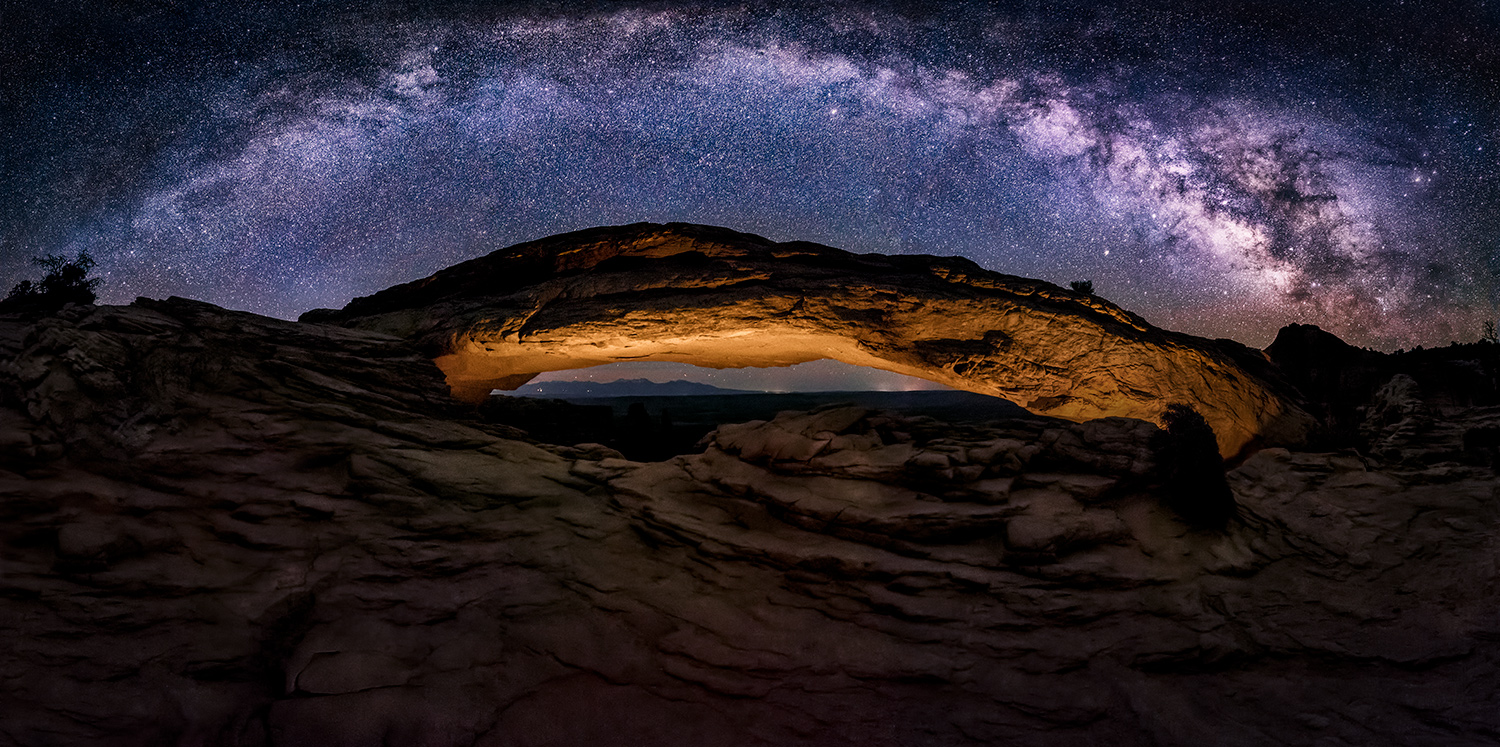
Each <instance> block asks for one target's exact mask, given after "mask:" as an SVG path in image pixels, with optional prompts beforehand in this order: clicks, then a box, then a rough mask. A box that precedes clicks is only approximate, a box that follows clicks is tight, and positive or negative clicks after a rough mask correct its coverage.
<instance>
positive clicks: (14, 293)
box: [0, 250, 99, 311]
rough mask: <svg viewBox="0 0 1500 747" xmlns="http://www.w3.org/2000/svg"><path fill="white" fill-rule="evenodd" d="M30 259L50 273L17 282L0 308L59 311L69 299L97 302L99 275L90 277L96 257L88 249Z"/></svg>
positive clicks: (70, 300) (5, 309)
mask: <svg viewBox="0 0 1500 747" xmlns="http://www.w3.org/2000/svg"><path fill="white" fill-rule="evenodd" d="M31 261H32V262H33V263H35V264H38V265H41V267H42V269H44V270H46V271H47V274H46V275H45V276H44V277H43V278H42V280H41V282H38V283H33V282H31V281H30V280H22V281H21V282H19V283H16V284H15V286H13V287H12V288H11V289H10V293H9V294H8V295H6V297H5V300H3V301H0V311H31V310H41V311H56V310H58V309H61V308H62V307H63V306H66V305H67V304H70V303H77V304H90V303H93V302H94V298H95V296H94V289H95V288H97V287H98V286H99V278H90V277H89V270H92V269H94V258H93V257H92V256H90V255H89V253H88V251H87V250H84V251H81V252H79V253H78V256H77V257H74V258H73V259H68V258H67V257H64V256H61V255H57V254H49V255H47V256H45V257H36V258H33V259H32V260H31Z"/></svg>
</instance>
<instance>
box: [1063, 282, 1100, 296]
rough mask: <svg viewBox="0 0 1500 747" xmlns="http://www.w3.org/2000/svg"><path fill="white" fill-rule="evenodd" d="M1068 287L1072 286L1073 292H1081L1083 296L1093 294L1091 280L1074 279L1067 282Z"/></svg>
mask: <svg viewBox="0 0 1500 747" xmlns="http://www.w3.org/2000/svg"><path fill="white" fill-rule="evenodd" d="M1068 287H1069V288H1072V289H1073V292H1074V293H1082V294H1083V295H1085V296H1092V295H1094V281H1092V280H1074V281H1073V282H1071V283H1068Z"/></svg>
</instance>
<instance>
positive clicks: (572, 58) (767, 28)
mask: <svg viewBox="0 0 1500 747" xmlns="http://www.w3.org/2000/svg"><path fill="white" fill-rule="evenodd" d="M17 5H19V4H17V3H10V4H7V5H6V6H5V9H4V10H0V66H3V71H0V72H3V75H0V191H3V195H0V283H3V284H4V287H5V288H9V286H10V285H11V284H13V283H14V282H16V281H17V280H19V279H20V278H22V277H35V275H36V268H35V267H34V266H32V265H30V264H29V263H28V261H27V260H28V258H29V257H32V256H36V255H42V254H48V253H63V254H72V253H74V252H77V251H79V250H81V249H88V250H90V251H91V252H92V253H93V255H94V256H95V257H96V258H97V259H98V262H99V266H98V274H99V275H100V276H101V277H103V278H104V285H103V287H102V290H101V294H100V296H101V301H102V302H106V303H125V302H128V301H130V300H131V299H133V298H134V297H136V296H142V295H144V296H152V297H165V296H167V295H180V296H188V297H193V298H199V299H202V300H206V301H210V302H213V303H217V304H220V305H223V306H227V307H230V308H235V309H243V310H248V311H254V312H258V313H262V314H269V315H272V316H278V317H283V318H295V316H296V315H297V314H299V313H301V312H303V311H306V310H308V309H310V308H314V307H338V306H342V305H343V304H344V303H346V302H347V301H348V300H349V299H350V298H352V297H353V296H356V295H364V294H369V293H372V292H374V291H377V290H379V289H381V288H384V287H387V286H389V285H392V284H395V283H398V282H404V281H407V280H411V279H414V278H418V277H422V276H424V275H427V274H429V273H431V272H433V271H435V270H438V269H440V268H442V267H445V266H447V265H450V264H453V263H455V262H458V261H460V260H464V259H467V258H470V257H474V256H477V255H480V254H483V253H486V252H489V251H492V250H494V249H498V248H501V247H503V246H506V245H509V244H512V243H516V242H519V241H524V240H528V239H533V238H538V237H541V236H545V235H549V234H554V233H558V232H562V231H569V230H574V229H578V228H585V227H589V226H595V225H608V224H621V223H630V222H634V221H641V220H649V221H670V220H680V221H690V222H696V223H709V224H716V225H723V226H728V227H731V228H735V229H739V230H744V231H750V232H754V233H759V234H761V235H764V236H767V237H769V238H772V239H777V240H791V239H806V240H811V241H818V242H822V243H826V244H830V245H833V246H837V247H840V248H844V249H848V250H851V251H856V252H887V253H927V254H939V255H954V254H957V255H963V256H967V257H970V258H972V259H973V260H975V261H977V262H978V263H979V264H981V265H983V266H985V267H987V268H990V269H993V270H998V271H1001V272H1006V273H1012V274H1017V275H1024V276H1030V277H1038V278H1043V279H1046V280H1050V281H1052V282H1056V283H1059V284H1066V283H1067V282H1068V281H1070V280H1077V279H1085V278H1086V279H1090V280H1092V281H1093V282H1094V285H1095V286H1096V288H1097V291H1098V292H1099V294H1100V295H1102V296H1104V297H1106V298H1108V299H1110V300H1112V301H1115V302H1116V303H1118V304H1120V305H1121V306H1124V307H1125V308H1128V309H1130V310H1132V311H1135V312H1137V313H1139V314H1141V315H1143V316H1144V317H1146V318H1147V319H1148V320H1150V321H1151V322H1153V323H1155V324H1157V325H1159V326H1163V327H1167V328H1171V329H1177V330H1182V331H1186V332H1191V333H1195V334H1201V335H1207V336H1212V337H1232V338H1235V339H1237V340H1240V341H1242V342H1245V343H1247V344H1251V345H1256V346H1263V345H1265V344H1268V343H1269V342H1270V341H1271V339H1272V338H1273V337H1274V335H1275V331H1276V329H1278V328H1279V327H1280V326H1282V325H1284V324H1287V323H1289V322H1305V323H1315V324H1319V325H1322V326H1323V327H1325V328H1327V329H1329V330H1331V331H1333V332H1335V333H1337V334H1339V335H1340V336H1343V337H1344V338H1345V339H1348V340H1349V341H1351V342H1354V343H1357V344H1362V345H1369V346H1373V347H1378V348H1382V349H1394V348H1397V347H1410V346H1412V345H1416V344H1423V345H1429V346H1431V345H1434V344H1440V345H1441V344H1447V343H1448V342H1449V341H1450V340H1460V341H1470V340H1473V339H1475V338H1476V337H1477V336H1478V335H1479V331H1480V325H1481V323H1482V321H1483V320H1485V319H1493V318H1494V317H1495V316H1496V313H1495V302H1496V300H1497V292H1500V289H1497V288H1496V274H1495V273H1496V270H1497V269H1500V2H1468V3H1443V2H1435V3H1434V2H1409V3H1406V4H1402V3H1349V4H1339V3H1308V4H1306V5H1302V4H1293V3H1276V2H1253V3H1252V2H1240V1H1238V0H1227V1H1219V2H1212V3H1204V4H1176V5H1173V4H1163V3H1150V4H1139V5H1118V6H1114V7H1112V8H1104V7H1096V6H1094V5H1091V4H1042V3H1015V4H1012V5H1010V6H1008V7H1003V8H998V9H997V8H992V7H987V6H979V5H976V6H948V7H945V8H944V10H942V11H941V12H933V11H930V10H926V11H924V10H918V9H915V8H916V7H917V6H912V7H906V6H902V5H896V4H881V5H867V6H863V7H860V8H854V9H851V7H850V6H848V5H840V6H831V5H829V6H823V5H815V4H805V5H797V6H792V5H786V4H781V5H775V6H769V5H767V6H745V5H721V4H710V5H700V6H696V7H694V8H690V9H684V7H683V6H681V5H656V4H632V3H614V4H593V5H589V4H576V3H565V4H547V5H541V4H538V5H530V6H517V5H507V6H501V7H498V8H497V7H494V6H480V5H477V4H463V5H447V6H440V7H435V6H434V5H432V4H422V3H411V4H381V3H368V4H360V5H359V6H358V8H357V9H350V8H349V7H347V6H341V5H334V4H319V3H302V4H298V5H293V4H277V3H261V4H254V3H236V4H224V5H223V6H222V7H219V8H212V9H203V8H199V9H194V8H189V7H185V6H183V5H179V4H176V3H137V2H132V3H123V2H122V3H103V2H100V3H80V4H74V5H68V4H63V5H57V4H54V5H44V4H27V5H25V6H24V7H19V8H18V7H13V6H17Z"/></svg>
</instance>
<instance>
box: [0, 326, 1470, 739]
mask: <svg viewBox="0 0 1500 747" xmlns="http://www.w3.org/2000/svg"><path fill="white" fill-rule="evenodd" d="M0 353H3V358H0V512H3V521H0V553H3V555H0V561H3V564H4V565H3V571H4V572H3V575H0V636H3V640H5V641H6V645H5V646H3V647H0V671H3V672H4V673H5V677H4V678H0V713H4V718H0V744H5V745H28V746H29V745H70V744H135V745H148V744H150V745H155V744H185V745H196V744H214V745H278V746H284V745H320V746H321V745H334V746H337V745H351V746H353V745H382V744H424V745H577V744H592V745H636V744H653V745H804V744H805V745H840V744H859V745H909V744H937V745H959V744H1008V745H1073V744H1076V745H1085V744H1123V745H1148V744H1150V745H1199V744H1224V745H1261V744H1314V743H1317V744H1330V745H1333V744H1361V745H1365V744H1373V745H1385V744H1389V745H1398V744H1399V745H1409V744H1443V745H1455V744H1460V745H1461V744H1475V745H1478V744H1493V743H1494V742H1495V740H1496V739H1497V738H1500V714H1497V712H1496V711H1495V708H1494V703H1495V702H1496V701H1497V698H1500V692H1497V690H1500V678H1497V677H1496V672H1497V667H1500V626H1497V623H1496V618H1495V615H1494V610H1495V609H1496V608H1497V604H1500V587H1497V584H1496V579H1497V569H1496V558H1500V547H1497V539H1496V538H1497V531H1496V530H1497V524H1500V516H1497V506H1500V502H1497V501H1496V490H1497V481H1496V478H1495V476H1494V473H1493V471H1491V469H1490V468H1489V467H1487V466H1484V465H1482V464H1466V463H1464V460H1463V459H1461V458H1459V457H1462V456H1463V455H1464V454H1466V453H1467V452H1466V449H1467V448H1468V446H1469V442H1470V441H1473V442H1474V443H1475V444H1479V443H1480V442H1481V441H1483V443H1484V444H1488V443H1490V442H1489V441H1486V440H1484V439H1483V438H1481V437H1479V436H1473V437H1471V436H1469V435H1468V434H1472V433H1490V432H1492V431H1494V432H1500V429H1497V428H1496V427H1495V426H1496V425H1500V410H1494V409H1485V410H1453V409H1451V408H1450V409H1446V410H1445V409H1443V408H1442V407H1441V406H1437V405H1430V406H1429V408H1428V410H1425V411H1422V410H1421V409H1420V408H1416V407H1414V406H1409V405H1408V403H1409V401H1410V400H1411V399H1412V398H1413V397H1417V396H1419V395H1420V391H1419V390H1417V389H1413V388H1406V389H1400V391H1396V390H1393V391H1392V392H1391V393H1390V395H1389V396H1388V397H1386V401H1387V402H1388V405H1386V406H1384V407H1383V409H1381V408H1377V409H1378V410H1379V413H1383V414H1377V415H1376V416H1374V417H1373V418H1372V420H1371V425H1370V427H1371V428H1372V429H1384V430H1379V433H1380V434H1383V436H1382V437H1384V440H1383V441H1382V443H1383V444H1384V445H1385V447H1386V448H1388V449H1390V450H1393V451H1392V453H1391V456H1392V458H1391V459H1390V460H1389V461H1384V462H1383V461H1380V460H1371V459H1370V458H1367V457H1363V456H1361V455H1359V454H1357V453H1354V452H1343V453H1298V452H1289V451H1286V450H1284V449H1266V450H1262V451H1260V452H1258V453H1256V454H1255V455H1254V456H1252V457H1250V458H1249V459H1248V461H1246V462H1245V463H1244V464H1243V465H1242V466H1240V467H1239V468H1237V469H1236V470H1234V471H1233V472H1232V473H1231V474H1230V484H1231V486H1232V487H1233V488H1234V492H1235V495H1236V498H1237V500H1238V502H1239V506H1240V508H1239V514H1238V516H1237V518H1236V519H1235V520H1234V521H1233V522H1232V523H1231V525H1230V527H1229V529H1228V530H1226V531H1225V532H1223V533H1200V532H1192V531H1189V530H1188V529H1187V527H1186V526H1184V525H1183V524H1182V523H1181V522H1179V521H1178V520H1177V519H1175V518H1174V516H1173V515H1172V514H1171V512H1169V511H1167V510H1165V509H1163V508H1162V506H1161V503H1160V501H1159V500H1157V499H1156V498H1155V497H1154V496H1153V493H1152V490H1153V480H1154V479H1155V478H1154V477H1153V473H1154V471H1155V469H1156V466H1155V461H1154V457H1153V455H1152V453H1151V451H1150V449H1149V448H1148V447H1147V444H1149V443H1150V441H1151V435H1152V434H1153V433H1154V432H1155V427H1154V426H1152V425H1150V424H1149V423H1144V422H1140V421H1134V420H1127V419H1119V418H1112V419H1103V420H1095V421H1090V422H1085V423H1070V422H1065V421H1060V420H1055V419H1048V418H1029V419H1018V420H1010V421H1002V422H995V423H991V424H990V425H988V426H984V427H977V426H976V427H968V428H956V427H951V426H947V425H944V424H942V423H939V422H936V421H932V420H926V419H913V418H903V417H900V416H895V415H891V414H888V413H882V412H878V411H869V410H864V409H860V408H848V407H830V408H826V409H822V410H817V411H813V412H808V413H786V414H783V415H780V416H778V417H776V418H774V419H772V420H769V421H763V422H755V423H746V424H740V425H734V426H724V427H722V428H720V429H719V430H718V431H717V432H716V433H715V434H714V435H713V436H712V437H711V439H710V441H709V443H708V444H706V448H705V450H704V451H703V453H701V454H695V455H688V456H680V457H676V458H674V459H671V460H669V461H665V462H658V463H639V462H630V461H626V460H623V459H619V458H618V457H617V455H613V454H611V453H609V452H607V451H606V450H602V449H596V448H591V447H579V448H572V447H568V446H547V445H543V444H537V443H531V442H528V441H527V440H526V439H525V438H524V436H523V434H521V433H519V432H517V431H514V430H512V429H506V428H503V427H497V426H491V425H486V424H485V423H483V422H481V421H480V420H478V419H477V418H476V417H475V416H474V414H473V411H472V409H467V408H464V407H461V406H458V405H456V404H455V403H454V402H453V401H452V400H451V399H450V398H449V397H448V396H447V387H446V385H445V383H444V381H443V375H442V373H441V372H440V371H439V370H438V369H437V368H436V367H434V366H433V365H432V364H431V363H430V362H429V360H428V359H427V358H426V356H425V355H424V354H423V352H422V351H419V350H418V349H417V348H415V347H414V346H412V345H411V344H409V343H408V342H406V341H403V340H401V339H397V338H393V337H389V336H386V335H382V334H379V333H375V332H367V331H358V330H349V329H342V328H338V327H331V326H324V325H317V324H295V323H289V322H282V321H277V320H272V319H266V318H262V317H256V316H254V315H250V314H242V313H235V312H227V311H224V310H222V309H217V308H215V307H212V306H208V305H206V304H200V303H196V302H190V301H182V300H178V299H174V300H169V301H165V302H145V301H142V302H138V303H137V304H136V305H134V306H131V307H99V308H94V307H74V308H70V309H67V310H65V311H64V312H63V313H62V314H61V315H60V316H58V317H56V318H51V319H46V320H42V321H39V322H35V323H23V322H22V321H20V320H16V319H13V318H5V317H0ZM1398 389H1399V387H1398ZM1423 412H1425V413H1428V414H1429V415H1431V414H1435V415H1437V417H1415V415H1421V414H1422V413H1423ZM1387 415H1389V416H1387ZM1466 426H1467V427H1466ZM1481 445H1482V444H1481ZM1484 448H1490V447H1488V446H1486V447H1484Z"/></svg>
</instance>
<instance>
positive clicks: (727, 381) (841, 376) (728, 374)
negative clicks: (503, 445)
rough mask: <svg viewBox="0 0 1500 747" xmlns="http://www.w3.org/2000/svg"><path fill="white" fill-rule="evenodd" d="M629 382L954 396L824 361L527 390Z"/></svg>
mask: <svg viewBox="0 0 1500 747" xmlns="http://www.w3.org/2000/svg"><path fill="white" fill-rule="evenodd" d="M628 379H647V380H649V381H653V382H656V383H658V384H663V383H667V382H670V381H691V382H697V383H700V384H710V385H713V386H716V387H720V388H722V389H743V390H747V391H756V392H767V393H771V394H790V393H795V392H839V391H848V392H855V391H873V392H921V391H951V390H952V387H947V386H944V385H942V384H939V383H937V382H933V381H927V380H926V379H919V378H917V377H915V376H906V375H904V374H899V373H894V372H892V371H882V370H880V369H877V368H867V367H865V366H855V365H851V364H848V363H842V362H840V361H835V360H830V359H827V358H825V359H823V360H816V361H809V362H807V363H798V364H796V365H793V366H784V367H772V368H755V367H745V368H722V369H713V368H703V367H701V366H694V365H691V364H687V363H668V362H659V361H644V362H643V361H633V362H625V363H610V364H607V365H603V366H594V367H592V368H576V369H571V370H567V371H550V372H547V373H544V374H541V375H539V376H537V377H536V378H535V379H532V380H531V381H529V382H527V383H526V386H532V385H536V384H545V383H547V382H552V381H593V382H598V383H600V384H604V383H609V382H613V381H621V380H628Z"/></svg>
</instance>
